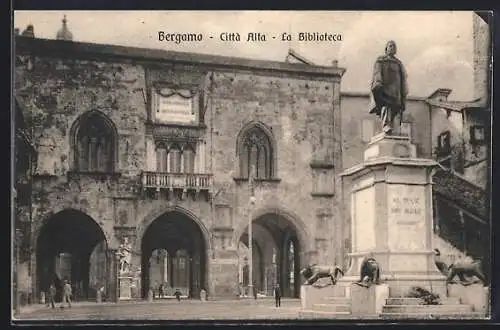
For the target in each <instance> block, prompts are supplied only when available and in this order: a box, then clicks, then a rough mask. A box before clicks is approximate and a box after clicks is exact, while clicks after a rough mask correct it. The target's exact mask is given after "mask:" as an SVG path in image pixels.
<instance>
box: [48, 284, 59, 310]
mask: <svg viewBox="0 0 500 330" xmlns="http://www.w3.org/2000/svg"><path fill="white" fill-rule="evenodd" d="M56 293H57V290H56V286H55V285H54V284H53V283H52V284H51V285H50V287H49V296H48V297H47V298H48V299H49V302H48V304H47V305H49V304H50V306H51V307H52V308H55V307H56V306H55V300H56Z"/></svg>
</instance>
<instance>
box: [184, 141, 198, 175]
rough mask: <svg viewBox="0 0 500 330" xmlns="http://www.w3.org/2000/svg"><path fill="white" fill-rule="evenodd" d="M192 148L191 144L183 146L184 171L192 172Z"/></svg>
mask: <svg viewBox="0 0 500 330" xmlns="http://www.w3.org/2000/svg"><path fill="white" fill-rule="evenodd" d="M194 155H195V153H194V150H193V149H192V148H191V146H187V147H186V148H184V150H183V152H182V157H183V160H184V173H194Z"/></svg>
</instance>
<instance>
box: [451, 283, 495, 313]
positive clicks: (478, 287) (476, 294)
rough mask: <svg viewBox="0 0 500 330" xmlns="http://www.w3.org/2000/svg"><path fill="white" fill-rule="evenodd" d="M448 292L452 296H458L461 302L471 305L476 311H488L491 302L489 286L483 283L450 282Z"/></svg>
mask: <svg viewBox="0 0 500 330" xmlns="http://www.w3.org/2000/svg"><path fill="white" fill-rule="evenodd" d="M448 294H449V296H450V297H453V298H458V299H459V302H460V303H461V304H466V305H471V306H472V307H473V310H474V312H478V313H484V314H486V313H488V307H489V303H490V299H489V288H488V287H484V286H483V285H482V284H471V285H468V286H463V285H461V284H448Z"/></svg>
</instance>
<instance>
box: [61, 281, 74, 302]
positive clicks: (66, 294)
mask: <svg viewBox="0 0 500 330" xmlns="http://www.w3.org/2000/svg"><path fill="white" fill-rule="evenodd" d="M72 294H73V292H72V289H71V284H70V283H69V281H68V280H65V281H64V286H63V299H62V302H61V308H64V303H65V302H66V303H67V304H68V308H71V295H72Z"/></svg>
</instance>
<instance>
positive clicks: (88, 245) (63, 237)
mask: <svg viewBox="0 0 500 330" xmlns="http://www.w3.org/2000/svg"><path fill="white" fill-rule="evenodd" d="M75 228H76V229H75ZM109 242H110V235H109V234H108V233H107V231H106V230H105V229H104V228H103V226H102V225H101V224H100V223H99V222H98V221H96V219H95V217H93V216H92V215H90V214H89V213H88V212H86V211H85V210H82V209H77V208H71V207H64V206H62V207H58V208H57V210H56V212H50V213H49V214H47V215H46V216H44V217H43V218H42V219H41V221H39V222H38V223H37V227H36V228H35V229H34V231H33V246H34V249H35V253H33V255H32V262H33V263H32V269H33V270H32V272H33V273H32V274H33V275H32V276H33V278H34V279H35V285H34V286H33V289H34V290H35V291H34V293H35V296H38V294H40V292H41V291H45V290H47V288H48V285H49V283H52V284H55V285H56V288H57V292H58V293H57V294H58V296H59V298H60V294H61V290H62V287H61V285H62V284H61V281H62V280H63V279H65V278H67V279H70V280H71V282H72V285H73V286H74V289H75V290H76V291H75V297H78V299H89V298H90V297H91V296H92V295H94V297H95V293H96V288H94V287H93V286H92V285H91V283H92V282H91V274H94V275H93V276H94V277H93V278H94V279H95V278H98V282H99V283H101V284H103V285H105V284H104V283H108V282H107V278H109V274H105V272H107V271H109V270H106V269H107V265H108V260H107V258H108V256H109V255H108V251H109ZM96 248H98V251H100V252H97V253H100V256H101V257H98V259H99V258H100V259H99V260H97V259H94V261H92V259H93V258H92V257H91V255H93V254H94V252H95V251H96ZM63 256H64V260H66V261H64V264H65V265H66V266H64V267H70V268H64V267H63V268H57V267H58V266H57V265H58V262H63V259H60V258H63ZM68 258H69V259H68ZM58 260H59V261H58ZM94 262H97V263H94ZM91 264H92V265H94V267H97V269H100V271H98V274H100V275H96V273H92V271H91ZM69 265H70V266H69ZM59 267H62V266H59ZM58 269H59V271H60V272H61V273H58V272H59V271H58ZM62 269H66V271H65V272H63V270H62ZM95 269H96V268H94V270H95ZM95 276H97V277H95ZM107 285H109V283H108V284H107Z"/></svg>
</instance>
